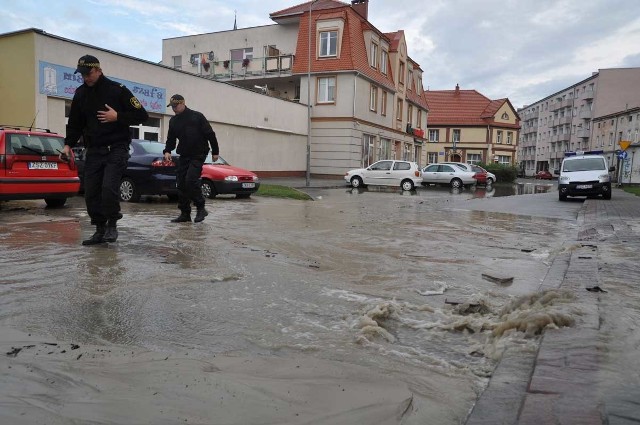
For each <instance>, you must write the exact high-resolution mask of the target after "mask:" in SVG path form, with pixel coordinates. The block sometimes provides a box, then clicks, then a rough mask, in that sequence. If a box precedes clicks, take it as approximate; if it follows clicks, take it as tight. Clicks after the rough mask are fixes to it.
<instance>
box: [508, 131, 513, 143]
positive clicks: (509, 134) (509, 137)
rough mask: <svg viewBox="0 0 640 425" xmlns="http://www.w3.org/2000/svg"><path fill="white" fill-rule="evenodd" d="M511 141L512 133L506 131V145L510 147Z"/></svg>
mask: <svg viewBox="0 0 640 425" xmlns="http://www.w3.org/2000/svg"><path fill="white" fill-rule="evenodd" d="M512 140H513V132H512V131H507V145H510V144H511V141H512Z"/></svg>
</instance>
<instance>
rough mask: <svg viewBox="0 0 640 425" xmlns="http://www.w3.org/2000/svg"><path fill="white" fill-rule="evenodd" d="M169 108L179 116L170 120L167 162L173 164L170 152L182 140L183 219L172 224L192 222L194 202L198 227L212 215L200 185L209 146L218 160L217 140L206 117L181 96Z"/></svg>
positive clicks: (180, 197) (180, 200)
mask: <svg viewBox="0 0 640 425" xmlns="http://www.w3.org/2000/svg"><path fill="white" fill-rule="evenodd" d="M167 106H171V108H173V111H174V112H175V114H176V115H175V116H173V117H171V119H170V120H169V131H168V133H167V143H166V146H165V149H164V157H165V159H166V160H168V161H170V160H171V151H172V150H174V149H175V147H176V139H178V140H179V143H178V149H177V150H176V152H177V153H178V154H179V155H180V159H179V162H178V172H177V174H178V208H180V215H179V216H178V217H177V218H174V219H173V220H171V221H172V222H174V223H182V222H185V221H191V202H192V201H193V204H194V205H195V206H196V209H197V211H196V217H195V219H194V220H193V221H194V222H196V223H198V222H200V221H202V220H204V218H205V217H206V216H207V215H209V213H207V210H206V209H205V208H204V196H203V195H202V188H201V182H200V175H201V174H202V164H203V163H204V160H205V159H206V158H207V155H208V154H209V144H211V155H212V157H213V160H214V161H217V160H218V153H219V151H218V139H216V133H214V131H213V129H212V128H211V124H209V121H207V119H206V118H205V116H204V115H202V113H200V112H198V111H194V110H193V109H189V108H187V105H186V104H185V103H184V97H182V96H181V95H179V94H174V95H173V96H171V99H170V100H169V104H168V105H167Z"/></svg>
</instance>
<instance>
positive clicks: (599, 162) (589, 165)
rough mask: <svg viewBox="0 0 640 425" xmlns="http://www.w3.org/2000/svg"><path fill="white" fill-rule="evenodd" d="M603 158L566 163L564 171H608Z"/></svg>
mask: <svg viewBox="0 0 640 425" xmlns="http://www.w3.org/2000/svg"><path fill="white" fill-rule="evenodd" d="M606 169H607V167H606V165H605V162H604V159H603V158H582V159H575V160H569V161H564V167H563V171H593V170H606Z"/></svg>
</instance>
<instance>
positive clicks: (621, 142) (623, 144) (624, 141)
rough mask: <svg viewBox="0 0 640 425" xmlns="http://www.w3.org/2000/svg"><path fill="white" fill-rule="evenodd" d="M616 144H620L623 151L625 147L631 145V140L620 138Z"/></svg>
mask: <svg viewBox="0 0 640 425" xmlns="http://www.w3.org/2000/svg"><path fill="white" fill-rule="evenodd" d="M618 145H620V148H621V149H622V150H623V151H626V150H627V148H628V147H629V146H630V145H631V141H630V140H620V141H619V142H618Z"/></svg>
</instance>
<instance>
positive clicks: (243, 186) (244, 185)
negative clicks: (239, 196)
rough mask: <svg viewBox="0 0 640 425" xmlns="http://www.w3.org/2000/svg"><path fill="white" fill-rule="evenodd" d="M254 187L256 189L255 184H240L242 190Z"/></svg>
mask: <svg viewBox="0 0 640 425" xmlns="http://www.w3.org/2000/svg"><path fill="white" fill-rule="evenodd" d="M254 187H256V184H255V183H242V188H243V189H251V188H254Z"/></svg>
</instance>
